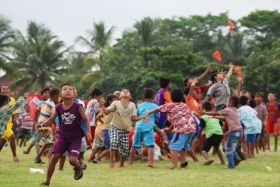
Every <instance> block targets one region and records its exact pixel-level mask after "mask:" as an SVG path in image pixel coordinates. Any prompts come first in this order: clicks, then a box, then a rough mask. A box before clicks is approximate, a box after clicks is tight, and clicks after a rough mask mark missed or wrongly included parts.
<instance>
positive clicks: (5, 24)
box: [0, 16, 14, 76]
mask: <svg viewBox="0 0 280 187" xmlns="http://www.w3.org/2000/svg"><path fill="white" fill-rule="evenodd" d="M13 39H14V31H13V30H12V29H11V27H10V21H9V20H7V19H5V18H4V17H2V16H0V70H2V71H4V72H5V76H8V75H12V74H13V68H12V67H11V64H9V63H7V56H8V54H9V53H10V49H11V43H12V42H13Z"/></svg>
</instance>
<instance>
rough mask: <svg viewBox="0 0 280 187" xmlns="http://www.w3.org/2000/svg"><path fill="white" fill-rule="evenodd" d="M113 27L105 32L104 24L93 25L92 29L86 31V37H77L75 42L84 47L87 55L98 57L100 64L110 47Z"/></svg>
mask: <svg viewBox="0 0 280 187" xmlns="http://www.w3.org/2000/svg"><path fill="white" fill-rule="evenodd" d="M113 31H114V27H110V28H109V29H108V30H106V26H105V24H104V22H102V21H101V22H99V23H93V29H91V30H88V31H87V36H86V37H84V36H79V37H78V38H77V39H76V41H77V42H79V43H81V44H82V45H84V46H86V47H87V48H88V49H89V51H88V52H87V53H88V54H89V55H92V54H93V55H96V54H97V55H98V57H99V60H100V62H102V60H103V56H104V53H105V52H106V51H107V49H108V47H109V46H110V41H111V39H112V34H113Z"/></svg>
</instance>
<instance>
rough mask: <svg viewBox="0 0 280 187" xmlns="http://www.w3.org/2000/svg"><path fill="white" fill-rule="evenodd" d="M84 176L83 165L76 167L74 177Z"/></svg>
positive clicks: (77, 178) (76, 178)
mask: <svg viewBox="0 0 280 187" xmlns="http://www.w3.org/2000/svg"><path fill="white" fill-rule="evenodd" d="M82 177H83V169H82V168H81V166H78V167H74V179H75V180H79V179H81V178H82Z"/></svg>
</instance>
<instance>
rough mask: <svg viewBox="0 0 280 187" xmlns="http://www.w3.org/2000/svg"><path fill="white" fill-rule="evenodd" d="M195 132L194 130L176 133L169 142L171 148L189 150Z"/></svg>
mask: <svg viewBox="0 0 280 187" xmlns="http://www.w3.org/2000/svg"><path fill="white" fill-rule="evenodd" d="M194 134H195V133H194V132H192V133H189V134H174V136H173V138H172V140H171V142H170V144H169V149H171V150H174V151H182V150H185V151H189V150H190V148H191V142H192V137H193V136H194Z"/></svg>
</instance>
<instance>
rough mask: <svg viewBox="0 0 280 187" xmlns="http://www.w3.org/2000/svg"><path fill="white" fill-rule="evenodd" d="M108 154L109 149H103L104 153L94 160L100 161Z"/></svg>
mask: <svg viewBox="0 0 280 187" xmlns="http://www.w3.org/2000/svg"><path fill="white" fill-rule="evenodd" d="M109 153H110V149H105V150H104V151H102V153H101V154H100V155H98V156H97V157H96V160H98V161H101V159H102V158H104V157H105V156H107V155H108V154H109Z"/></svg>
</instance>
